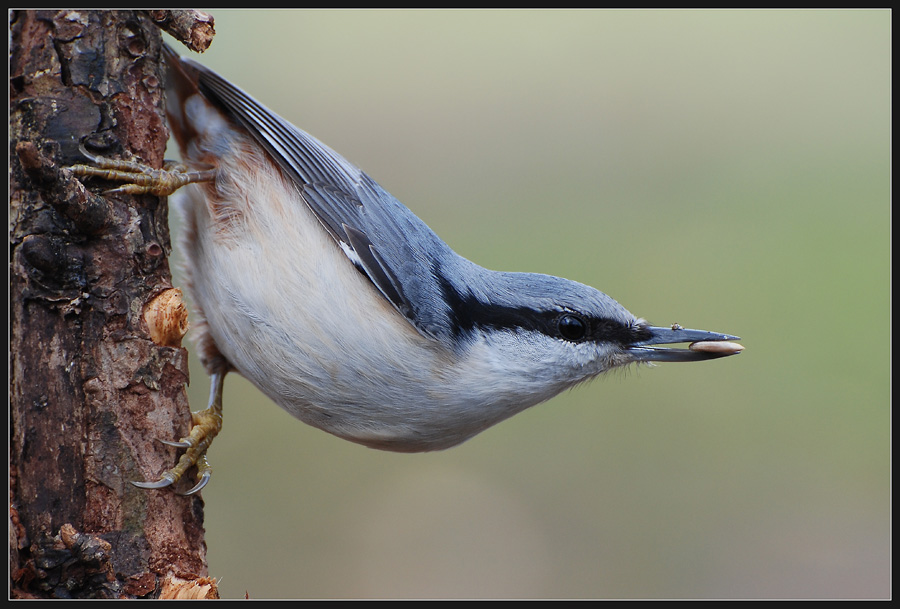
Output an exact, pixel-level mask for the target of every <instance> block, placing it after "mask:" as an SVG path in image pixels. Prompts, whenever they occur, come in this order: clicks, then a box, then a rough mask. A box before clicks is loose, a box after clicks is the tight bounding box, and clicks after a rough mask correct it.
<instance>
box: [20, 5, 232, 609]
mask: <svg viewBox="0 0 900 609" xmlns="http://www.w3.org/2000/svg"><path fill="white" fill-rule="evenodd" d="M10 28H11V33H10V40H11V49H10V50H11V54H10V71H9V72H10V109H9V110H10V233H9V239H10V243H9V245H10V290H9V295H10V303H9V306H10V357H11V360H10V506H11V510H10V524H11V526H10V571H11V572H10V577H11V594H12V596H14V597H80V598H96V597H155V596H158V595H159V594H160V592H161V591H162V590H163V588H164V587H165V586H167V585H170V584H171V582H173V581H176V582H181V581H196V580H198V579H200V578H203V577H205V576H206V575H207V567H206V545H205V542H204V539H203V534H204V532H203V504H202V500H201V499H200V498H198V497H196V496H195V497H189V498H188V497H182V496H180V495H177V494H175V493H173V492H172V491H171V490H163V491H144V490H140V489H138V488H135V487H133V486H132V485H131V484H130V483H129V482H130V481H132V480H154V479H156V478H157V477H158V476H159V475H160V473H161V472H162V471H164V470H165V469H167V468H169V467H171V466H172V465H173V464H174V463H175V459H176V450H175V449H173V448H170V447H167V446H165V445H163V444H161V443H160V442H158V439H178V438H179V437H182V436H184V435H186V432H187V431H188V429H189V425H190V414H189V406H188V403H187V397H186V394H185V392H184V387H185V384H186V383H187V381H188V366H187V353H186V351H185V350H184V349H183V348H182V347H181V346H180V341H179V340H177V339H178V338H180V336H176V339H174V340H172V339H169V340H166V341H160V342H159V343H158V342H154V340H153V339H152V338H151V329H150V328H149V327H148V324H147V321H146V320H145V309H148V307H149V308H154V307H155V308H156V312H157V314H158V313H159V311H158V308H159V306H160V305H159V302H160V301H159V300H156V302H155V304H152V305H151V304H150V303H152V302H153V301H154V299H155V298H156V297H157V296H159V295H161V294H162V295H168V296H170V297H171V296H173V295H174V296H177V294H176V293H175V292H173V291H172V283H171V276H170V272H169V262H168V255H169V253H170V239H169V229H168V206H167V202H166V200H165V199H159V198H157V197H154V196H149V195H147V196H138V197H133V196H127V195H120V194H109V195H102V194H100V195H98V194H93V193H102V192H104V190H105V189H107V188H111V187H112V185H111V184H109V183H105V182H103V181H101V180H91V181H88V180H85V182H86V183H87V185H88V187H89V188H90V190H88V189H86V188H85V186H83V185H82V183H81V182H79V181H78V180H77V179H75V178H74V177H73V176H72V175H71V174H70V173H69V172H68V171H66V170H65V169H64V168H65V167H66V166H69V165H73V164H76V163H83V162H85V159H84V157H83V156H82V155H81V153H80V151H79V147H80V146H82V145H83V146H84V147H85V148H86V149H88V150H90V151H91V152H92V153H94V154H98V155H102V156H108V157H113V158H119V159H127V160H137V161H141V162H143V163H146V164H148V165H151V166H154V167H159V166H160V165H161V163H162V158H163V154H164V150H165V143H166V139H167V136H168V132H167V128H166V125H165V112H164V91H163V84H164V83H163V80H164V79H163V75H162V65H161V58H160V45H161V37H160V34H159V31H158V30H157V28H156V26H155V25H154V24H153V20H151V19H149V18H148V17H147V15H146V14H144V13H141V12H138V11H82V10H67V11H14V12H12V13H10ZM168 301H174V304H172V305H165V306H174V307H177V306H178V302H177V298H168V299H167V300H166V302H168ZM170 314H171V315H170ZM172 315H174V317H175V318H177V319H180V320H181V323H182V325H183V318H182V317H181V313H180V312H177V311H168V310H167V311H164V315H162V317H163V318H166V317H167V316H169V317H171V316H172ZM158 318H159V316H158V315H157V317H152V316H150V317H148V319H150V320H151V323H154V322H153V319H158ZM157 340H159V339H157ZM160 343H163V344H160ZM186 482H188V483H190V482H191V481H190V480H188V481H186ZM214 592H215V591H214V585H213V593H214Z"/></svg>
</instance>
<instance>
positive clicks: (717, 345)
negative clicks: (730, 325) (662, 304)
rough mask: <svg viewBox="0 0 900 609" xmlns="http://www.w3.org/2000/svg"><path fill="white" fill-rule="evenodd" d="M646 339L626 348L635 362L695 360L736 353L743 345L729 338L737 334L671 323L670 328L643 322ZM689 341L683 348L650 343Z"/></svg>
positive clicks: (665, 343) (661, 343)
mask: <svg viewBox="0 0 900 609" xmlns="http://www.w3.org/2000/svg"><path fill="white" fill-rule="evenodd" d="M645 329H646V330H649V331H650V338H649V339H648V340H645V341H642V342H639V343H634V344H633V345H631V346H630V347H628V348H627V349H626V351H627V352H628V353H630V354H631V356H632V358H633V359H634V361H636V362H699V361H703V360H708V359H716V358H719V357H726V356H729V355H736V354H738V353H740V352H741V351H743V350H744V346H743V345H740V344H738V343H733V342H730V341H733V340H740V337H737V336H732V335H730V334H719V333H718V332H707V331H706V330H687V329H685V328H682V327H681V326H679V325H677V324H675V325H673V326H672V327H671V328H663V327H658V326H647V327H646V328H645ZM673 343H691V344H690V347H689V348H687V349H667V348H661V347H652V346H651V345H669V344H673Z"/></svg>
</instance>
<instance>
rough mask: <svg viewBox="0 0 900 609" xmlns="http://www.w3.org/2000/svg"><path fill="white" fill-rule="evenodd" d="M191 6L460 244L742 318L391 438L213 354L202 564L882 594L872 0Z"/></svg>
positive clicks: (321, 589)
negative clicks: (586, 375)
mask: <svg viewBox="0 0 900 609" xmlns="http://www.w3.org/2000/svg"><path fill="white" fill-rule="evenodd" d="M213 14H214V16H215V19H216V31H217V36H216V38H215V41H214V43H213V45H212V48H211V49H210V50H209V51H208V52H207V53H206V54H205V55H204V56H201V57H197V59H198V60H199V61H201V62H203V63H205V64H206V65H209V66H210V67H212V68H214V69H216V70H217V71H219V72H221V73H222V74H223V75H225V76H226V77H227V78H229V79H230V80H232V81H233V82H235V83H237V84H238V85H240V86H241V87H243V88H244V89H246V90H247V91H249V92H251V93H252V94H253V95H254V96H255V97H257V98H258V99H260V100H261V101H262V102H263V103H265V104H266V105H268V106H269V107H271V108H272V109H274V110H275V111H276V112H278V113H280V114H281V115H282V116H284V117H285V118H287V119H288V120H290V121H291V122H293V123H295V124H296V125H298V126H299V127H301V128H302V129H304V130H306V131H308V132H310V133H312V134H313V135H315V136H317V137H318V138H319V139H321V140H323V141H324V142H325V143H327V144H328V145H329V146H331V147H333V148H334V149H336V150H338V151H339V152H341V153H342V154H343V155H344V156H346V157H347V158H348V159H350V160H351V161H352V162H354V163H355V164H357V165H359V166H360V167H362V168H363V169H364V170H365V171H366V172H367V173H369V174H370V175H371V176H373V177H374V178H375V179H376V180H377V181H379V183H380V184H381V185H382V186H384V187H385V188H386V189H387V190H389V191H390V192H392V193H393V194H394V195H395V196H397V198H399V199H400V200H401V201H403V202H404V203H405V204H406V205H407V206H409V207H410V208H411V209H412V210H413V211H414V212H415V213H416V214H418V215H419V216H420V217H422V218H423V219H424V220H425V221H426V222H428V223H429V224H430V225H431V227H432V228H434V229H435V230H436V231H437V232H438V234H440V235H441V236H442V237H443V238H444V239H445V240H446V241H447V242H448V243H449V244H450V245H451V246H453V247H454V248H455V249H456V250H457V251H458V252H460V253H461V254H463V255H464V256H466V257H468V258H470V259H473V260H475V261H477V262H479V263H480V264H482V265H484V266H487V267H490V268H496V269H503V270H518V271H538V272H544V273H549V274H554V275H561V276H564V277H568V278H570V279H575V280H578V281H581V282H584V283H588V284H591V285H593V286H595V287H598V288H600V289H602V290H603V291H605V292H607V293H608V294H610V295H611V296H613V297H614V298H616V299H617V300H618V301H619V302H621V303H622V304H623V305H624V306H626V307H627V308H628V309H629V310H631V311H632V312H633V313H635V314H636V315H638V316H642V317H645V318H647V319H648V320H650V321H651V322H653V323H655V324H658V325H665V324H671V323H673V322H678V323H680V324H682V325H683V326H685V327H693V328H703V329H708V330H718V331H723V332H730V333H734V334H737V335H740V336H741V337H743V339H744V340H743V342H744V344H745V345H746V347H747V350H746V352H744V353H743V354H742V355H740V356H739V357H735V358H728V359H725V360H718V361H714V362H707V363H702V364H690V365H688V364H663V365H659V366H657V367H655V368H630V369H628V370H627V371H623V372H617V373H612V374H609V375H607V376H605V377H604V378H601V379H598V380H596V381H594V382H593V383H590V384H588V385H585V386H582V387H579V388H577V389H576V390H574V391H571V392H569V393H567V394H565V395H562V396H560V397H558V398H556V399H554V400H552V401H550V402H549V403H546V404H542V405H540V406H538V407H535V408H533V409H531V410H529V411H526V412H525V413H522V414H520V415H518V416H516V417H514V418H513V419H511V420H509V421H507V422H505V423H502V424H500V425H499V426H497V427H495V428H493V429H490V430H488V431H487V432H485V433H483V434H481V435H479V436H477V437H476V438H474V439H473V440H471V441H469V442H468V443H466V444H464V445H462V446H460V447H458V448H454V449H451V450H449V451H445V452H440V453H432V454H422V455H398V454H391V453H384V452H378V451H374V450H370V449H367V448H363V447H360V446H357V445H355V444H351V443H348V442H345V441H342V440H338V439H336V438H333V437H331V436H329V435H328V434H325V433H323V432H321V431H318V430H315V429H312V428H310V427H307V426H305V425H303V424H302V423H300V422H299V421H297V420H295V419H293V418H292V417H290V416H289V415H287V414H286V413H284V412H283V411H281V410H280V409H279V408H278V407H277V406H275V405H274V404H273V403H271V402H270V401H269V400H268V399H267V398H265V397H264V396H263V395H262V394H261V393H260V392H258V391H257V390H256V389H255V388H253V387H252V386H250V385H249V384H248V383H247V382H246V381H244V380H243V379H242V378H240V377H238V376H237V375H231V376H229V378H228V381H227V383H226V397H225V413H226V414H225V429H224V431H223V434H222V435H221V436H220V437H219V438H218V439H217V440H216V442H215V445H214V446H213V448H212V451H211V454H210V456H211V459H212V462H213V466H214V467H215V475H214V476H213V480H212V483H211V484H210V485H209V486H208V487H207V489H206V490H204V491H203V498H204V500H205V503H206V530H207V543H208V550H209V566H210V573H211V575H213V576H215V577H217V578H221V593H222V594H223V595H224V596H228V597H242V596H244V594H245V592H246V593H249V595H250V596H251V597H254V598H275V597H279V598H288V597H290V598H293V597H324V598H333V597H344V598H356V597H393V598H407V597H457V598H459V597H467V598H472V597H485V598H490V597H507V598H509V597H515V598H529V597H554V598H574V597H602V598H622V597H624V598H634V597H642V598H656V597H666V598H675V597H690V598H733V597H755V598H760V597H778V598H792V597H804V598H833V597H845V598H851V597H852V598H870V597H889V596H890V594H891V587H890V584H891V579H890V523H891V520H890V509H891V508H890V498H891V494H890V483H891V477H890V474H891V469H890V449H891V436H890V420H891V418H890V403H891V401H890V356H891V340H890V322H891V317H890V284H891V281H890V243H891V232H890V226H889V223H890V185H891V184H890V177H891V171H890V153H891V140H890V133H891V13H890V12H888V11H884V10H860V11H853V10H837V11H812V10H778V11H740V10H717V11H697V10H693V11H687V10H684V11H682V10H676V11H654V10H633V11H612V10H609V11H606V10H603V11H587V10H580V11H549V10H542V11H536V10H532V11H511V10H510V11H506V10H502V11H501V10H496V11H488V10H479V11H464V10H459V11H439V10H428V11H426V10H410V11H405V10H403V11H401V10H373V11H351V10H344V11H326V10H321V11H299V10H297V11H225V10H219V11H215V12H214V13H213ZM182 52H183V53H184V54H187V53H188V52H187V51H186V50H184V49H182ZM192 376H193V384H192V386H191V389H190V391H191V402H192V404H194V405H195V407H200V406H202V405H203V403H204V402H205V399H206V393H207V387H208V383H207V380H206V378H205V375H204V373H203V370H202V368H201V367H200V366H199V365H198V364H197V363H196V361H195V362H194V364H193V365H192Z"/></svg>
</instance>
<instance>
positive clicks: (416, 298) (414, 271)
mask: <svg viewBox="0 0 900 609" xmlns="http://www.w3.org/2000/svg"><path fill="white" fill-rule="evenodd" d="M181 61H182V62H185V63H186V64H188V65H189V66H190V67H191V68H193V69H194V70H196V71H197V73H198V82H197V84H198V87H199V89H200V91H201V92H202V93H203V95H204V96H205V97H207V98H208V99H209V100H210V101H211V102H213V103H215V104H217V105H218V106H219V107H221V108H223V109H224V110H225V111H226V112H227V113H228V114H229V115H230V116H231V117H232V118H233V119H234V120H236V121H238V122H239V123H240V124H241V125H242V126H243V127H245V128H246V129H247V130H248V131H249V132H250V133H251V134H252V135H253V137H254V138H255V139H256V140H257V141H258V142H259V143H260V144H261V145H262V146H263V147H264V148H265V149H266V150H267V151H268V152H269V154H270V155H271V156H272V158H273V159H274V160H275V161H276V162H277V163H278V165H279V166H280V167H281V168H282V170H283V171H284V172H285V173H286V174H287V175H288V176H289V177H290V178H292V179H293V180H294V182H295V183H296V186H297V190H298V192H299V193H300V196H301V197H302V198H303V200H304V201H305V202H306V204H307V205H308V206H309V208H310V209H311V210H312V211H313V213H314V214H315V215H316V217H317V218H318V219H319V221H320V222H321V223H322V226H324V227H325V229H326V230H327V231H328V232H329V233H330V234H331V236H332V237H333V238H334V239H335V241H336V242H337V243H338V244H339V245H340V247H341V249H342V250H343V251H344V253H345V254H346V255H347V256H348V258H349V259H350V260H351V261H352V262H353V264H355V265H356V267H357V268H358V269H359V270H361V271H362V272H363V273H365V275H366V276H367V277H368V278H369V279H370V280H371V281H372V283H373V284H374V285H375V286H376V287H377V288H378V290H379V291H380V292H381V293H382V294H383V295H384V297H385V298H386V299H387V300H388V301H389V302H390V303H391V304H392V305H394V307H395V308H396V309H397V311H399V312H400V313H401V314H402V315H403V316H404V317H405V318H406V319H408V320H409V321H410V323H412V324H413V325H414V326H415V327H416V328H417V329H418V330H419V332H420V333H422V334H424V335H426V336H429V337H432V338H435V339H438V340H447V339H448V337H449V335H450V333H451V330H450V320H449V314H450V313H449V311H448V310H447V309H446V306H445V305H444V299H443V298H442V297H441V289H442V286H441V284H440V282H439V281H438V279H437V277H436V276H435V270H436V269H437V268H439V267H440V266H444V265H450V266H454V265H458V264H461V263H464V261H463V259H461V258H459V257H458V256H457V255H456V254H455V253H454V252H453V251H452V250H451V249H450V247H449V246H448V245H447V244H445V243H444V242H443V241H441V239H440V238H439V237H438V236H437V235H435V234H434V232H433V231H432V230H431V229H430V228H428V226H427V225H426V224H425V223H424V222H422V220H420V219H419V218H418V217H416V216H415V215H414V214H413V213H412V212H411V211H410V210H409V209H407V208H406V207H405V206H404V205H403V204H401V203H400V202H399V201H397V199H395V198H394V197H393V196H392V195H391V194H390V193H388V192H386V191H385V190H384V189H383V188H381V187H380V186H379V185H378V184H377V183H376V182H375V181H374V180H372V179H371V178H370V177H369V176H368V175H366V174H365V173H363V172H362V171H361V170H360V169H358V168H357V167H355V166H354V165H352V164H351V163H349V162H348V161H347V160H346V159H344V158H343V157H342V156H340V155H339V154H337V153H336V152H334V151H333V150H331V149H330V148H328V147H327V146H325V145H324V144H322V143H321V142H319V141H318V140H316V139H315V138H313V137H312V136H310V135H309V134H307V133H305V132H303V131H301V130H300V129H298V128H296V127H294V126H293V125H291V124H290V123H288V122H287V121H286V120H284V119H282V118H281V117H280V116H278V115H277V114H275V113H274V112H272V111H270V110H269V109H267V108H266V107H264V106H263V105H262V104H260V103H259V102H257V101H256V100H255V99H253V98H252V97H250V96H249V95H247V94H246V93H244V92H243V91H241V90H240V89H239V88H237V87H235V86H234V85H233V84H231V83H229V82H228V81H227V80H225V79H224V78H222V77H221V76H219V75H218V74H216V73H215V72H212V71H210V70H209V69H208V68H205V67H203V66H201V65H200V64H197V63H196V62H193V61H191V60H189V59H185V58H181Z"/></svg>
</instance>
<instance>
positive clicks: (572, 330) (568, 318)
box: [556, 313, 587, 340]
mask: <svg viewBox="0 0 900 609" xmlns="http://www.w3.org/2000/svg"><path fill="white" fill-rule="evenodd" d="M556 327H557V329H558V330H559V334H560V336H562V337H563V338H564V339H566V340H581V339H582V338H584V336H585V334H587V324H586V323H585V322H584V320H583V319H581V318H580V317H578V316H577V315H573V314H571V313H566V314H565V315H563V316H562V317H560V318H559V320H558V321H557V322H556Z"/></svg>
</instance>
